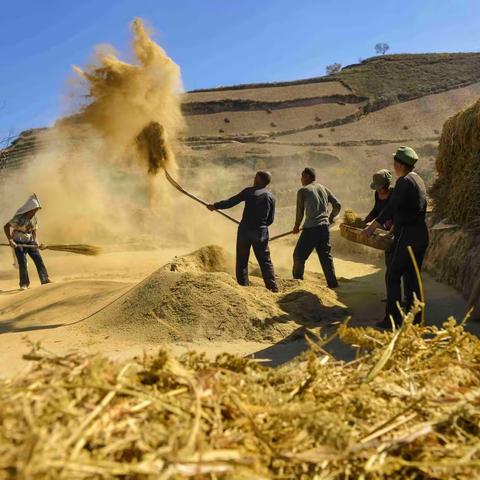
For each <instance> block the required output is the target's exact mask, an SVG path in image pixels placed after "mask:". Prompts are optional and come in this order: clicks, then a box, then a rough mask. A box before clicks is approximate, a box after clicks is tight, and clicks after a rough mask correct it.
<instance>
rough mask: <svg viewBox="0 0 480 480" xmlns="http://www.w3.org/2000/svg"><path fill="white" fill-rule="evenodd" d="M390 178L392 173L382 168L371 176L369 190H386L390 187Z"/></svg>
mask: <svg viewBox="0 0 480 480" xmlns="http://www.w3.org/2000/svg"><path fill="white" fill-rule="evenodd" d="M392 178H393V175H392V173H391V172H390V171H389V170H387V169H385V168H382V170H379V171H378V172H376V173H374V174H373V177H372V183H371V184H370V188H371V189H372V190H380V189H381V188H386V187H388V186H389V185H390V182H391V181H392Z"/></svg>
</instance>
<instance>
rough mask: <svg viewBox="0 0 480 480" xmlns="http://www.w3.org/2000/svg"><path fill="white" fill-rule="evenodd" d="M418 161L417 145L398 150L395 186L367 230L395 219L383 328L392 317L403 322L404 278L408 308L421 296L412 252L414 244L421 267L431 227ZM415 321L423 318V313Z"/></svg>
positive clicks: (369, 232)
mask: <svg viewBox="0 0 480 480" xmlns="http://www.w3.org/2000/svg"><path fill="white" fill-rule="evenodd" d="M417 160H418V156H417V154H416V152H415V150H414V149H413V148H410V147H400V148H399V149H398V150H397V151H396V153H395V154H394V156H393V166H394V169H395V173H396V175H397V177H398V180H397V182H396V184H395V188H394V190H393V192H392V194H391V196H390V199H389V201H388V204H387V206H386V207H385V208H384V209H383V210H382V212H381V213H380V214H379V215H378V216H377V217H376V219H375V220H374V221H373V222H372V223H371V224H370V225H369V226H368V227H367V228H366V229H365V230H364V232H365V233H366V234H367V235H373V233H374V232H375V230H376V229H377V228H381V225H383V224H384V223H385V221H386V220H388V219H389V218H392V219H393V225H394V238H395V240H394V243H393V247H392V251H391V253H390V258H389V260H388V265H387V275H386V282H387V307H386V316H385V318H384V320H383V321H382V322H379V323H378V324H377V326H378V327H380V328H389V327H390V326H391V324H390V317H392V318H393V321H394V322H395V324H396V325H400V324H401V323H402V312H401V311H400V308H399V305H400V301H401V299H402V297H401V293H402V292H401V280H402V277H403V287H404V293H405V299H406V303H407V305H406V311H407V312H408V311H410V309H411V308H412V306H413V299H414V294H415V295H416V297H417V298H418V299H420V284H419V282H418V279H417V275H416V272H415V267H414V264H413V260H412V259H411V258H410V254H409V251H408V247H409V246H410V247H411V248H412V250H413V255H414V258H415V261H416V263H417V265H418V268H419V269H421V268H422V263H423V257H424V256H425V252H426V251H427V247H428V228H427V225H426V223H425V216H426V211H427V193H426V188H425V184H424V182H423V180H422V179H421V177H420V176H419V175H418V174H417V173H415V172H414V171H413V169H414V167H415V164H416V163H417ZM415 321H416V322H419V321H420V314H418V315H417V317H416V318H415Z"/></svg>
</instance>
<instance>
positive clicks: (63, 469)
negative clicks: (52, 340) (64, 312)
mask: <svg viewBox="0 0 480 480" xmlns="http://www.w3.org/2000/svg"><path fill="white" fill-rule="evenodd" d="M412 318H413V317H412V315H409V317H408V318H407V319H406V321H405V323H404V326H403V327H402V328H401V329H400V330H397V331H395V332H394V333H386V332H379V331H377V330H374V329H371V328H367V329H360V328H356V329H354V328H348V327H346V326H345V325H342V326H341V327H340V329H339V333H340V337H341V339H342V340H343V341H344V342H346V343H348V344H350V345H352V346H355V348H357V349H358V358H357V359H356V360H354V361H351V362H349V363H344V362H340V361H336V360H335V359H334V358H332V357H331V356H330V355H329V354H326V353H325V351H324V350H323V349H322V347H321V346H320V344H315V345H312V348H311V350H310V351H309V352H307V353H305V354H304V355H303V356H301V357H300V358H299V359H298V360H296V361H293V362H291V363H288V364H286V365H285V366H283V367H281V368H278V369H271V368H268V367H264V366H261V365H259V364H258V363H256V362H254V361H251V360H247V359H243V358H239V357H235V356H232V355H229V354H222V355H220V356H218V357H217V359H216V360H214V361H209V360H207V359H206V358H205V357H204V356H203V355H198V354H194V353H188V354H185V355H184V356H183V357H181V358H180V359H174V358H172V357H171V356H169V355H168V354H167V353H165V352H164V351H160V352H159V354H158V355H155V356H146V357H145V358H143V360H132V361H130V362H129V363H126V364H119V363H116V362H113V361H110V360H107V359H104V358H101V357H88V356H79V355H74V354H72V355H67V356H64V357H43V356H42V354H41V352H39V351H35V352H33V353H32V354H31V355H30V356H29V358H35V359H38V363H37V364H36V366H35V368H34V369H33V370H32V371H31V372H30V373H27V374H24V375H22V376H20V377H18V378H15V379H12V380H3V381H1V382H0V477H1V478H42V479H57V478H75V479H93V478H114V477H115V478H117V477H121V478H132V479H133V478H136V479H140V478H142V479H143V478H145V479H177V478H178V479H179V478H189V477H190V478H198V479H245V480H246V479H257V480H259V479H271V478H285V479H286V478H295V479H305V480H306V479H313V478H316V479H327V478H328V479H346V478H351V479H354V478H364V479H369V480H377V479H397V478H401V479H412V480H413V479H419V478H422V479H451V478H455V479H469V480H471V479H473V478H477V474H478V471H479V468H480V427H479V425H480V375H479V371H480V370H479V365H480V341H479V340H478V339H477V338H476V337H474V336H472V335H470V334H468V333H466V332H465V331H464V330H463V328H462V327H461V326H458V325H456V324H455V321H453V320H450V321H448V322H446V323H445V324H444V325H443V327H442V328H436V327H422V328H420V327H415V326H412ZM2 475H3V476H2Z"/></svg>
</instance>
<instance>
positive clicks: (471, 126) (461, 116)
mask: <svg viewBox="0 0 480 480" xmlns="http://www.w3.org/2000/svg"><path fill="white" fill-rule="evenodd" d="M437 170H438V179H437V181H436V182H435V184H434V186H433V188H432V192H431V194H432V197H433V199H434V201H435V210H436V212H437V213H438V214H439V215H441V216H442V217H447V218H449V219H450V220H452V221H454V222H457V223H459V224H461V225H464V224H468V223H471V222H473V221H475V220H478V217H479V216H480V197H479V195H478V192H479V191H480V100H478V101H477V102H476V103H475V104H474V105H472V106H471V107H469V108H467V109H465V110H463V111H461V112H459V113H457V114H456V115H454V116H453V117H451V118H449V119H448V120H447V121H446V122H445V125H444V126H443V131H442V135H441V137H440V143H439V149H438V156H437Z"/></svg>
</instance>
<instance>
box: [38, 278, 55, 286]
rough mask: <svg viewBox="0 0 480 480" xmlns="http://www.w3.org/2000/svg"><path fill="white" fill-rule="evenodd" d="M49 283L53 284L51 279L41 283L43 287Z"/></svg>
mask: <svg viewBox="0 0 480 480" xmlns="http://www.w3.org/2000/svg"><path fill="white" fill-rule="evenodd" d="M47 283H53V282H52V281H51V280H50V279H48V280H46V281H45V282H41V284H42V285H46V284H47Z"/></svg>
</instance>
